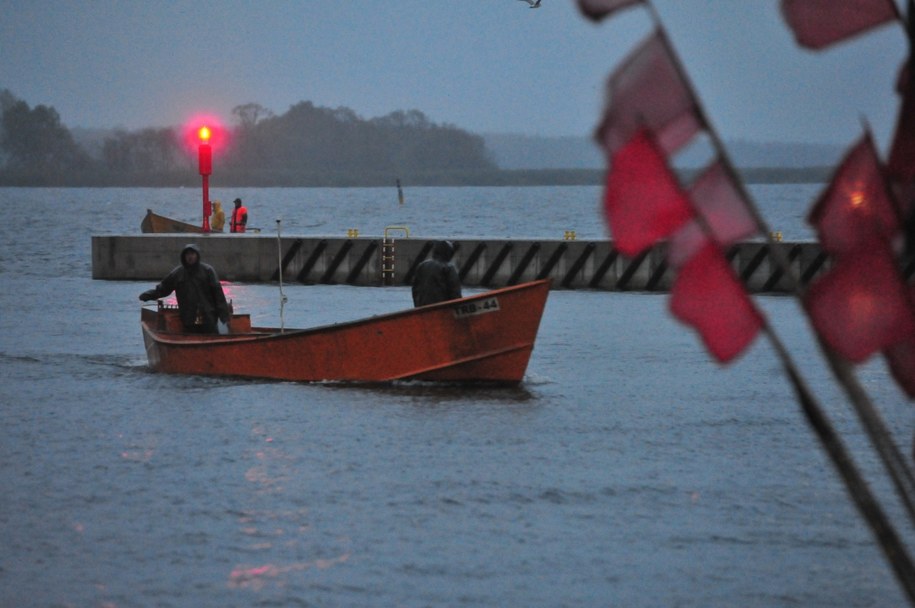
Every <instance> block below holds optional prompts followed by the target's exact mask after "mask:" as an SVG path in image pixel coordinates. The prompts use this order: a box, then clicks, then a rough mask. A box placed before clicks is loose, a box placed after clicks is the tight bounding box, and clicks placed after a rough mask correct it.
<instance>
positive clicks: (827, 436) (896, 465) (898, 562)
mask: <svg viewBox="0 0 915 608" xmlns="http://www.w3.org/2000/svg"><path fill="white" fill-rule="evenodd" d="M646 6H647V7H648V10H649V12H650V14H651V17H652V20H653V21H654V24H655V27H656V30H657V32H658V34H659V35H660V36H661V37H662V40H663V42H664V43H665V45H666V46H667V48H668V52H669V55H670V57H671V60H672V61H673V63H674V66H675V68H676V69H677V71H678V73H679V74H680V78H681V80H682V81H683V83H684V85H685V86H686V87H687V88H688V89H689V91H690V96H691V99H692V100H693V103H694V105H695V111H696V113H697V114H698V117H699V119H700V121H701V123H702V124H703V125H704V126H705V130H706V132H707V133H708V136H709V138H710V140H711V142H712V145H713V146H714V148H715V151H716V153H717V156H718V158H719V160H720V161H721V163H722V166H723V168H724V169H725V171H727V173H728V174H729V176H730V177H731V181H732V183H733V184H734V185H735V187H737V188H738V191H739V193H740V194H741V195H742V197H743V198H744V200H745V201H746V203H747V210H748V212H749V213H750V214H751V215H752V217H753V218H754V221H755V222H756V224H757V227H758V228H759V230H760V231H761V232H763V234H764V236H765V238H766V241H767V244H768V245H769V250H770V251H771V252H772V257H773V259H774V260H775V262H776V264H777V265H778V266H779V268H780V269H781V271H782V272H783V274H784V275H785V276H787V277H788V278H789V279H790V282H791V286H792V289H793V291H794V293H795V295H796V296H797V297H798V298H800V297H801V295H802V286H801V285H800V281H799V280H798V279H797V277H796V276H795V274H794V272H793V270H792V268H791V266H790V263H789V262H788V260H787V258H786V257H785V255H784V252H783V251H781V249H780V248H778V247H776V246H775V243H774V241H773V239H772V235H771V231H770V229H769V227H768V224H767V223H766V222H765V220H764V219H763V218H762V216H761V215H760V213H759V211H758V208H757V206H756V204H755V203H754V202H753V198H752V197H751V196H750V193H749V192H748V191H747V190H746V188H745V186H744V184H743V180H742V179H741V178H740V176H739V174H738V173H737V171H736V169H735V168H734V165H733V164H732V163H731V161H730V158H729V156H728V154H727V151H726V149H725V147H724V144H723V143H722V141H721V139H720V138H719V136H718V133H717V132H716V130H715V129H714V128H713V127H712V125H711V122H710V121H709V120H708V117H707V115H706V113H705V111H704V109H703V107H702V104H701V102H700V100H699V97H698V95H696V92H695V91H694V90H693V87H692V83H691V81H690V80H689V78H688V76H687V73H686V70H685V69H684V67H683V66H682V65H681V64H680V61H679V57H678V56H677V55H676V53H674V52H673V47H672V45H671V43H670V40H669V38H668V36H667V33H666V31H665V29H664V27H663V24H662V23H661V19H660V16H659V15H658V13H657V10H656V9H655V7H654V6H653V5H652V4H651V2H650V1H649V0H646ZM912 6H913V0H909V7H910V10H911V7H912ZM911 14H913V13H910V15H911ZM700 223H702V224H704V225H703V229H704V230H705V231H706V234H707V235H708V236H712V235H711V234H710V233H709V231H708V226H707V224H705V223H704V222H700ZM765 328H766V329H765V333H766V335H767V336H768V338H769V341H770V342H771V343H772V344H773V346H774V347H775V349H776V352H777V354H778V356H779V358H780V359H781V361H782V364H783V366H784V367H785V370H786V372H787V373H788V375H789V378H790V379H791V381H792V383H793V384H794V386H795V389H796V390H797V391H798V397H799V400H800V401H801V404H802V407H803V409H804V413H805V416H806V417H807V419H808V421H809V423H810V424H811V426H812V427H813V428H814V430H815V431H816V433H817V437H818V438H819V439H820V441H821V443H822V444H823V447H824V449H825V450H826V452H827V454H829V456H830V458H831V459H832V461H833V464H834V465H835V466H836V468H837V469H838V471H839V473H840V475H841V476H842V479H843V481H844V482H845V486H846V488H847V489H848V492H849V494H850V496H851V497H852V500H853V501H854V503H855V505H856V506H857V507H858V510H859V512H860V513H861V515H862V516H863V517H864V518H865V520H866V521H867V522H868V524H869V525H870V526H871V529H872V531H873V532H874V534H875V535H876V536H877V538H878V540H879V542H880V546H881V548H882V549H883V551H884V554H885V555H886V557H887V559H888V560H889V562H890V564H891V565H892V567H893V571H894V573H895V574H896V576H897V579H898V580H899V582H900V584H901V585H902V586H903V588H904V589H905V591H906V594H907V596H908V599H909V602H910V603H912V604H913V605H915V565H913V563H912V561H911V559H910V558H909V556H908V553H907V552H906V548H905V546H904V545H903V544H902V543H901V542H900V541H899V538H898V535H897V534H896V532H895V530H894V528H893V527H892V525H891V524H890V522H889V520H888V518H887V517H886V515H885V514H884V513H883V511H882V509H880V507H879V503H877V502H876V500H875V499H874V498H873V496H872V495H871V493H870V490H869V489H868V487H867V484H866V482H865V481H864V479H863V477H861V475H860V473H859V472H858V471H857V469H856V467H855V466H854V462H853V460H852V459H851V457H850V455H849V454H848V453H847V451H846V450H845V448H844V446H842V444H841V442H840V441H839V436H838V434H837V433H836V432H835V430H834V429H833V428H832V426H831V424H830V423H829V420H828V418H827V417H826V416H825V414H824V413H823V410H822V409H821V408H820V406H819V405H818V404H817V402H816V400H815V399H814V398H813V395H812V393H811V392H810V391H809V389H807V388H806V386H805V385H803V384H800V385H799V384H798V383H799V382H800V381H801V376H800V373H799V371H798V369H797V366H796V365H795V364H794V362H793V360H792V359H791V356H790V354H789V353H788V351H787V349H785V348H784V346H783V345H782V343H781V340H780V339H779V338H778V336H777V335H776V334H775V332H774V331H773V330H772V328H771V326H770V325H769V324H768V321H767V322H766V325H765ZM814 334H815V335H816V337H817V341H818V344H819V346H820V349H821V351H822V352H823V353H824V355H825V357H826V359H827V361H828V362H829V364H830V367H831V369H832V371H833V374H834V375H835V376H836V378H837V379H838V380H839V383H840V384H841V385H842V386H843V388H844V389H845V392H846V394H847V395H848V397H849V399H850V401H851V402H852V404H853V405H854V409H855V411H856V412H857V414H858V417H859V418H860V420H861V422H862V424H863V425H864V427H865V430H866V431H867V434H868V437H869V438H870V440H871V443H872V444H873V445H874V447H875V448H876V450H877V452H878V454H879V455H880V458H881V460H882V461H883V463H884V467H885V468H886V470H887V473H888V474H889V476H890V478H891V480H892V481H893V484H894V487H895V489H896V491H897V494H898V495H899V497H900V499H901V500H902V502H903V504H904V505H905V507H906V509H907V511H908V513H909V518H910V520H915V506H913V495H915V479H913V477H912V473H911V470H910V469H909V467H908V466H907V464H906V463H905V460H904V458H903V457H902V455H901V453H900V452H899V450H898V448H897V446H896V445H895V443H893V442H892V440H891V436H890V433H889V431H888V429H887V428H886V426H885V424H884V423H883V421H882V419H881V418H880V415H879V413H878V412H877V410H876V408H875V407H874V405H873V403H872V402H871V401H870V399H869V397H868V396H867V394H866V393H865V391H864V390H863V388H862V387H861V386H860V384H859V383H858V382H857V378H856V377H855V376H854V373H853V371H852V370H851V368H850V367H849V366H848V364H847V363H845V362H844V361H843V360H841V359H840V358H839V357H838V356H837V355H836V354H835V353H833V352H832V350H831V349H830V348H828V346H827V345H826V344H824V343H823V341H822V339H821V338H820V337H819V335H818V334H816V332H814ZM799 387H801V388H799ZM801 389H803V390H801Z"/></svg>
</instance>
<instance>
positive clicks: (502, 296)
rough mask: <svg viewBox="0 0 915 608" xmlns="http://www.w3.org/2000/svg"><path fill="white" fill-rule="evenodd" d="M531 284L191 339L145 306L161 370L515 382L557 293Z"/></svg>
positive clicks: (238, 325)
mask: <svg viewBox="0 0 915 608" xmlns="http://www.w3.org/2000/svg"><path fill="white" fill-rule="evenodd" d="M549 289H550V284H549V281H546V280H541V281H532V282H530V283H523V284H521V285H515V286H512V287H505V288H502V289H497V290H494V291H489V292H486V293H481V294H477V295H472V296H469V297H466V298H462V299H459V300H450V301H448V302H440V303H438V304H432V305H429V306H422V307H420V308H411V309H408V310H403V311H400V312H394V313H389V314H383V315H378V316H374V317H369V318H366V319H360V320H357V321H349V322H345V323H336V324H333V325H326V326H323V327H315V328H312V329H286V330H285V331H282V330H281V329H280V328H267V327H252V326H251V319H250V315H247V314H235V313H233V315H232V321H231V323H230V327H231V333H229V334H228V335H216V334H208V335H201V334H188V333H184V332H183V331H182V327H181V322H180V320H179V318H178V311H177V309H176V308H175V307H168V306H165V305H163V304H162V302H161V301H159V304H158V308H157V309H152V308H143V309H142V313H141V326H142V328H143V339H144V341H145V343H146V355H147V357H148V359H149V365H150V367H152V368H153V369H154V370H156V371H159V372H166V373H178V374H202V375H213V376H239V377H248V378H269V379H276V380H291V381H297V382H318V381H342V382H391V381H394V380H404V379H416V380H427V381H435V382H490V383H500V384H517V383H519V382H520V381H521V380H522V378H523V377H524V372H525V370H526V369H527V364H528V361H529V359H530V356H531V351H532V350H533V348H534V340H535V339H536V337H537V330H538V328H539V326H540V318H541V316H542V315H543V308H544V306H545V304H546V299H547V295H548V294H549Z"/></svg>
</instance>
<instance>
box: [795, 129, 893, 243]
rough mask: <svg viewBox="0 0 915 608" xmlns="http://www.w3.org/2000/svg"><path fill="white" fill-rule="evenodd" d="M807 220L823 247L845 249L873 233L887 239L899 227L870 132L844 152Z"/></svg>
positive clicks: (862, 241)
mask: <svg viewBox="0 0 915 608" xmlns="http://www.w3.org/2000/svg"><path fill="white" fill-rule="evenodd" d="M807 221H808V222H809V223H810V224H811V225H812V226H814V227H815V228H816V230H817V234H818V235H819V238H820V243H822V245H823V248H824V249H825V250H826V251H828V252H830V253H834V254H838V253H847V252H850V251H854V250H856V249H859V248H860V247H861V246H862V245H863V244H866V243H869V242H870V241H871V240H872V238H873V237H877V238H878V239H880V240H882V241H885V242H889V241H890V240H892V239H893V238H894V237H895V236H896V235H898V234H899V231H900V230H901V228H902V222H901V221H900V219H899V215H898V213H897V211H896V206H895V204H894V202H893V199H892V198H891V196H890V194H889V190H888V188H887V183H886V180H885V179H884V175H883V172H882V170H881V167H880V159H879V158H878V157H877V151H876V149H875V148H874V142H873V140H872V139H871V136H870V133H865V134H864V136H863V137H862V138H861V141H859V142H858V143H857V144H855V145H854V146H852V148H851V149H850V150H849V152H848V153H847V154H846V156H845V158H844V159H843V161H842V163H841V164H840V165H839V168H838V169H837V170H836V173H835V175H833V178H832V181H831V182H830V184H829V186H828V187H827V188H826V190H825V191H824V192H823V194H821V195H820V198H819V200H817V202H816V204H815V205H814V206H813V209H812V210H811V211H810V214H809V215H808V216H807Z"/></svg>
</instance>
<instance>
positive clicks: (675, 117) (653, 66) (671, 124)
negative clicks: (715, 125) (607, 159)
mask: <svg viewBox="0 0 915 608" xmlns="http://www.w3.org/2000/svg"><path fill="white" fill-rule="evenodd" d="M607 100H608V103H607V109H606V110H605V111H604V115H603V117H602V119H601V124H600V126H598V128H597V133H596V134H595V138H596V139H597V142H598V143H599V144H600V145H601V146H603V148H604V149H605V150H606V152H607V155H608V156H610V155H612V154H613V153H614V152H616V151H617V150H619V149H620V148H621V147H622V146H623V145H625V144H626V142H627V141H629V140H630V139H631V138H632V136H633V135H634V134H635V132H636V131H637V130H638V129H639V128H640V127H642V126H645V127H648V128H649V129H651V130H652V131H653V132H654V133H655V136H656V137H657V139H658V143H659V144H660V146H661V148H662V149H663V150H664V151H665V152H666V153H667V154H672V153H674V152H676V151H677V150H679V149H680V148H682V147H683V146H684V145H685V144H686V143H687V142H689V140H690V139H692V137H693V136H694V135H695V134H696V133H697V132H698V131H699V129H700V128H702V123H701V122H700V119H699V114H698V108H697V105H696V103H695V100H694V98H693V95H692V92H691V91H690V89H689V87H688V86H687V83H686V82H685V81H684V80H683V78H682V77H681V75H680V71H679V70H678V69H677V66H676V64H675V63H674V60H673V58H672V54H671V52H670V50H669V49H668V47H667V44H666V43H665V41H664V38H663V37H662V35H661V34H660V33H657V32H656V33H654V34H652V35H651V36H649V37H648V38H646V39H645V41H644V42H642V44H640V45H639V46H638V48H636V50H634V51H633V52H632V53H631V54H630V55H629V57H628V58H626V59H625V60H624V61H623V63H622V64H620V66H619V67H617V69H616V70H615V71H614V72H613V74H612V75H611V76H610V80H609V81H608V83H607Z"/></svg>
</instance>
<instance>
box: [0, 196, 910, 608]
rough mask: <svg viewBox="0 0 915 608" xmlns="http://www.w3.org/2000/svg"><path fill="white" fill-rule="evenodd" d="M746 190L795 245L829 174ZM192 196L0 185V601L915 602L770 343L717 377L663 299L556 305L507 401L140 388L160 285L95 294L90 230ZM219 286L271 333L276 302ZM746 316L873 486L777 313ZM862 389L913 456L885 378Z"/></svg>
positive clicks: (869, 460) (292, 204)
mask: <svg viewBox="0 0 915 608" xmlns="http://www.w3.org/2000/svg"><path fill="white" fill-rule="evenodd" d="M752 192H753V194H754V196H755V197H757V200H758V203H759V204H760V207H761V209H762V213H763V215H764V216H765V217H766V219H767V220H768V221H769V222H770V224H771V225H772V229H773V230H780V231H781V232H782V233H783V235H784V238H785V239H786V240H792V239H805V238H809V231H808V230H807V229H806V227H805V226H804V224H803V216H804V214H805V213H806V210H807V208H809V205H810V202H811V200H812V199H813V197H815V196H816V194H817V193H818V192H819V187H818V186H805V185H790V186H788V185H781V186H779V185H768V186H755V187H753V188H752ZM236 196H241V197H242V198H243V199H244V201H245V204H246V206H247V207H248V208H249V210H250V214H251V220H250V224H251V225H253V226H260V227H263V229H264V232H269V231H273V230H274V229H275V220H276V219H277V218H281V219H282V229H283V234H284V235H343V234H345V233H346V230H347V229H350V228H357V229H359V231H360V234H361V235H363V236H367V235H379V234H381V232H382V231H383V229H384V227H385V226H389V225H405V226H408V227H409V228H410V231H411V236H419V237H424V238H425V237H435V236H453V237H517V238H531V237H533V238H561V237H562V233H563V231H564V230H576V232H577V235H578V238H579V239H598V238H606V229H605V228H604V226H603V225H602V224H601V220H600V217H599V215H598V213H597V209H598V205H599V200H600V189H599V188H587V187H580V188H579V187H563V188H504V189H501V188H416V189H413V188H409V187H406V188H405V204H404V205H402V206H401V205H399V204H398V201H397V193H396V189H395V188H393V187H392V188H390V189H348V190H331V189H326V190H325V189H269V190H256V189H248V190H239V191H228V190H220V189H215V190H214V191H213V195H212V197H213V198H219V199H220V200H222V202H223V203H224V205H226V206H230V201H231V200H232V199H234V198H235V197H236ZM199 199H200V193H199V191H194V190H191V189H168V190H155V189H150V190H146V189H36V190H32V189H0V203H2V208H3V210H4V214H5V220H6V221H5V222H3V223H0V286H2V289H0V336H2V337H0V369H2V373H3V379H4V381H3V382H2V383H0V403H2V405H0V487H2V489H3V491H2V492H0V547H3V550H2V551H0V605H2V606H106V607H108V606H117V607H126V606H154V605H161V606H194V607H200V606H204V607H210V606H212V607H223V606H268V605H280V606H298V605H302V606H305V605H311V606H461V605H464V606H543V607H555V606H576V607H577V606H636V607H638V606H645V607H654V606H696V607H708V606H760V607H772V606H824V607H825V606H893V605H902V604H903V603H904V600H903V597H902V595H901V594H900V592H899V590H898V587H897V585H896V582H895V580H894V579H893V577H892V574H891V572H890V570H889V567H888V566H887V564H886V562H885V560H884V558H883V556H882V555H881V554H880V552H879V550H878V549H877V548H876V547H875V544H874V542H873V538H872V535H871V532H870V531H869V530H868V529H867V528H866V526H865V525H864V524H863V523H862V521H861V519H860V518H859V517H858V515H857V514H856V512H855V511H854V509H853V507H852V506H851V505H850V503H849V501H848V499H847V498H846V494H845V491H844V489H843V487H842V486H841V484H840V482H839V481H838V479H837V476H836V475H835V473H834V472H833V470H832V468H831V465H830V463H829V462H828V461H827V459H826V457H825V456H824V454H823V453H822V451H821V450H820V449H819V447H818V445H817V443H816V440H815V438H814V436H813V434H812V433H811V432H810V431H809V429H808V428H807V426H806V423H805V422H804V420H803V418H802V416H801V414H800V412H799V409H798V406H797V404H796V403H795V401H794V400H793V397H792V395H791V392H790V389H789V387H788V385H787V383H786V382H785V380H784V379H783V377H782V375H781V372H780V368H779V365H778V362H777V360H776V358H775V356H774V354H773V352H772V349H771V347H770V346H769V345H768V344H767V343H766V342H765V341H763V340H762V339H758V340H757V342H756V343H755V344H754V345H753V347H752V348H751V349H750V350H749V351H748V352H747V353H746V354H745V355H744V356H743V357H742V358H741V359H739V360H738V361H737V362H736V363H734V364H733V365H731V366H729V367H726V368H719V367H718V366H716V365H715V364H713V363H712V362H711V361H710V359H709V357H708V356H707V355H706V354H705V352H704V351H703V349H702V348H701V346H700V344H699V342H698V340H697V338H696V336H695V335H694V334H693V333H692V332H691V331H690V330H688V329H686V328H684V327H683V326H681V325H679V324H677V323H676V322H675V321H674V320H673V319H672V318H671V317H670V315H669V314H668V312H667V297H666V296H665V295H646V294H637V293H608V292H590V291H554V292H552V293H551V295H550V298H549V301H548V303H547V308H546V311H545V314H544V318H543V322H542V324H541V329H540V334H539V337H538V342H537V345H536V347H535V349H534V353H533V356H532V358H531V363H530V366H529V368H528V374H527V377H526V378H525V381H524V382H523V384H522V385H521V386H520V387H518V388H514V389H493V388H472V387H470V388H468V387H455V386H435V385H430V384H423V383H399V384H395V385H393V386H389V387H371V388H366V387H358V386H346V385H340V384H313V385H309V384H294V383H282V382H258V381H243V380H237V379H214V378H200V377H186V376H169V375H161V374H154V373H151V372H150V371H149V370H148V368H147V366H146V357H145V351H144V347H143V342H142V337H141V335H140V329H139V307H140V303H139V301H138V300H137V295H138V294H139V293H140V292H141V291H143V290H144V289H147V288H149V287H150V286H151V285H150V284H148V283H146V282H133V281H93V280H92V279H91V255H90V254H91V240H90V237H91V235H92V234H126V233H137V232H139V223H140V220H141V219H142V217H143V215H144V214H145V211H146V209H147V208H151V209H153V210H154V211H156V212H158V213H162V214H165V215H169V216H171V217H176V218H179V219H185V220H190V221H196V220H197V219H198V218H199V208H200V200H199ZM189 240H193V239H192V238H191V237H189ZM196 241H197V242H198V243H199V244H201V247H202V249H203V256H204V260H206V237H197V239H196ZM177 255H178V252H175V257H176V262H177ZM217 270H218V269H217ZM227 290H228V291H229V292H230V293H231V297H232V298H233V300H234V302H235V305H236V308H238V309H240V310H244V311H247V312H250V313H251V314H252V318H253V319H255V320H256V322H258V323H259V324H264V325H275V324H277V323H278V321H279V294H278V291H277V289H276V286H273V285H251V284H231V285H228V286H227ZM285 292H286V295H287V296H288V297H289V304H288V305H287V307H286V311H285V319H286V324H287V326H294V327H304V326H310V325H316V324H324V323H332V322H335V321H342V320H349V319H353V318H358V317H361V316H366V315H372V314H378V313H383V312H390V311H393V310H398V309H401V308H405V307H408V306H409V305H410V294H409V289H408V288H406V287H391V288H384V289H381V288H361V287H349V286H325V285H319V286H302V285H296V284H287V285H286V286H285ZM756 302H758V303H759V305H760V306H761V307H762V308H763V309H764V311H765V312H766V314H767V315H768V316H769V318H770V319H771V320H772V322H773V324H774V325H775V327H776V330H777V331H778V332H779V335H780V336H781V337H782V339H783V340H784V341H785V342H786V344H787V346H788V349H789V350H790V351H791V353H792V355H793V356H794V357H795V358H796V361H797V362H798V364H799V365H800V367H801V369H802V371H803V373H804V374H805V377H806V379H807V380H808V382H809V383H810V385H811V386H812V387H813V389H814V391H815V393H816V394H817V396H818V397H819V398H820V400H821V401H822V403H823V404H824V406H825V407H826V409H827V410H828V412H829V414H830V416H831V417H832V419H833V420H834V422H835V423H836V425H837V426H838V427H839V429H840V430H841V431H842V432H843V435H844V436H845V438H846V440H847V443H848V444H849V446H850V447H851V449H852V450H853V452H854V454H855V456H856V457H857V458H858V460H859V464H860V466H861V467H862V469H864V470H865V472H867V473H868V474H869V477H871V478H874V479H877V481H876V483H875V490H876V491H877V492H878V493H879V494H880V495H881V497H884V498H888V497H889V496H890V494H891V493H890V492H889V490H888V488H887V486H886V484H885V483H884V482H883V481H882V478H878V477H877V472H878V467H877V464H876V462H875V459H874V457H873V455H872V454H871V452H870V451H869V450H868V449H867V443H866V440H865V439H864V438H863V436H862V434H861V432H860V430H859V429H858V427H857V425H856V424H855V422H854V417H853V415H852V414H851V413H850V410H849V408H848V407H847V406H846V404H845V401H844V398H843V397H842V396H841V394H840V393H839V391H838V390H837V389H836V388H835V387H834V386H833V383H832V382H831V380H830V377H829V375H828V373H827V371H826V370H825V368H824V367H823V365H822V364H820V363H819V357H818V355H817V351H816V348H815V347H814V345H813V343H812V341H811V340H810V336H809V333H808V330H807V327H806V322H805V321H804V319H803V317H802V316H801V315H800V314H799V312H798V309H797V306H796V305H795V303H794V301H793V300H792V299H790V298H784V297H760V298H756ZM859 377H860V380H861V382H862V384H863V385H864V386H865V388H866V389H867V390H868V392H869V394H870V395H871V397H872V398H873V400H874V401H875V402H876V403H877V404H878V406H879V407H880V408H881V411H882V412H883V413H884V415H885V418H886V421H887V423H888V425H889V426H890V427H891V429H892V430H893V432H894V433H895V434H896V438H897V440H898V442H899V443H900V444H901V445H903V446H907V445H910V441H911V432H912V424H911V423H912V410H911V405H910V404H909V403H907V402H906V401H905V399H904V398H903V397H902V395H901V394H900V393H899V391H898V390H897V389H896V388H895V387H894V385H893V383H892V381H891V379H890V378H889V375H888V373H887V371H886V369H885V367H884V365H883V363H882V362H880V361H877V360H875V361H873V362H871V363H868V364H867V365H865V366H863V367H861V368H860V369H859ZM906 451H907V450H906ZM888 505H889V507H890V508H889V510H890V512H891V513H892V514H896V513H898V508H897V506H896V504H895V503H894V502H893V501H891V500H890V501H888ZM901 531H902V533H903V534H904V535H910V532H911V531H910V530H909V529H907V528H901Z"/></svg>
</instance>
